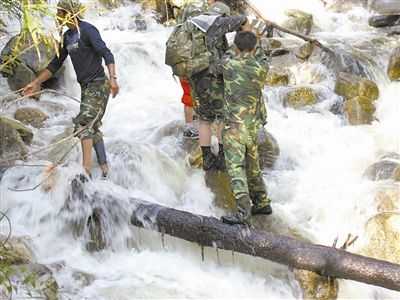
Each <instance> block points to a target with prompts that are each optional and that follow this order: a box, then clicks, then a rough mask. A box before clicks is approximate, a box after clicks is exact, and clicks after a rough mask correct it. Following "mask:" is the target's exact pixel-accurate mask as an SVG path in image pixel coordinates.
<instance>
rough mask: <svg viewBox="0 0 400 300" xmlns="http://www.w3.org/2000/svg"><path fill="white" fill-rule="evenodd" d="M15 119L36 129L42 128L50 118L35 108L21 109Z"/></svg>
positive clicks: (16, 113)
mask: <svg viewBox="0 0 400 300" xmlns="http://www.w3.org/2000/svg"><path fill="white" fill-rule="evenodd" d="M14 117H15V119H16V120H18V121H20V122H21V123H23V124H25V125H31V126H33V127H35V128H42V127H43V125H44V122H45V121H46V120H47V119H48V118H49V116H48V115H47V114H45V113H44V112H42V111H41V110H40V109H38V108H34V107H23V108H19V109H17V111H16V112H15V115H14Z"/></svg>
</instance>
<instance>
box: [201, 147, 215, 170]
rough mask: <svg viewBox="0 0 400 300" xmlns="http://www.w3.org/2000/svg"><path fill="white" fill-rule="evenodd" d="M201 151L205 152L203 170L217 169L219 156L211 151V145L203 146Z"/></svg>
mask: <svg viewBox="0 0 400 300" xmlns="http://www.w3.org/2000/svg"><path fill="white" fill-rule="evenodd" d="M201 152H202V154H203V170H204V171H211V170H216V169H217V167H216V163H217V158H216V157H215V155H214V154H213V153H212V152H211V147H210V146H205V147H204V146H202V147H201Z"/></svg>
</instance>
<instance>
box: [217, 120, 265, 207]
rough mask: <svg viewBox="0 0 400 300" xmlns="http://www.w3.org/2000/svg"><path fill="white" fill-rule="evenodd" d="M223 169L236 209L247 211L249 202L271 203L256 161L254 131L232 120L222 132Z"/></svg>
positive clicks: (257, 158)
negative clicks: (227, 175)
mask: <svg viewBox="0 0 400 300" xmlns="http://www.w3.org/2000/svg"><path fill="white" fill-rule="evenodd" d="M223 142H224V152H225V162H226V168H227V171H228V174H229V177H230V179H231V187H232V191H233V194H234V196H235V199H236V202H237V206H238V209H239V210H241V211H249V209H250V205H251V204H253V205H255V206H257V207H264V206H266V205H268V204H270V202H271V201H270V200H269V199H268V197H267V189H266V186H265V183H264V180H263V178H262V173H261V169H260V163H259V155H258V146H257V130H249V129H247V128H246V126H244V125H242V124H237V123H232V124H227V125H226V126H225V129H224V132H223Z"/></svg>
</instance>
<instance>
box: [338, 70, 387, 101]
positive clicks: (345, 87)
mask: <svg viewBox="0 0 400 300" xmlns="http://www.w3.org/2000/svg"><path fill="white" fill-rule="evenodd" d="M335 92H336V94H338V95H339V96H342V97H344V98H345V99H347V100H349V99H352V98H354V97H357V96H362V97H367V98H369V99H371V100H372V101H374V100H377V99H378V98H379V88H378V86H377V85H376V83H375V82H373V81H372V80H369V79H367V78H363V77H360V76H356V75H353V74H350V73H345V72H341V73H339V74H338V75H337V78H336V86H335Z"/></svg>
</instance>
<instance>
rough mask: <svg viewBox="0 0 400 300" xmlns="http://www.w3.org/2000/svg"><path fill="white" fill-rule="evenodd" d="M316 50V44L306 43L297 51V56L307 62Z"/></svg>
mask: <svg viewBox="0 0 400 300" xmlns="http://www.w3.org/2000/svg"><path fill="white" fill-rule="evenodd" d="M314 49H315V47H314V44H312V43H310V42H307V43H304V44H303V45H302V46H301V47H299V48H298V49H297V50H296V51H295V55H296V57H297V58H298V59H301V60H304V61H305V60H308V59H309V58H310V57H311V55H312V54H313V52H314Z"/></svg>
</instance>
